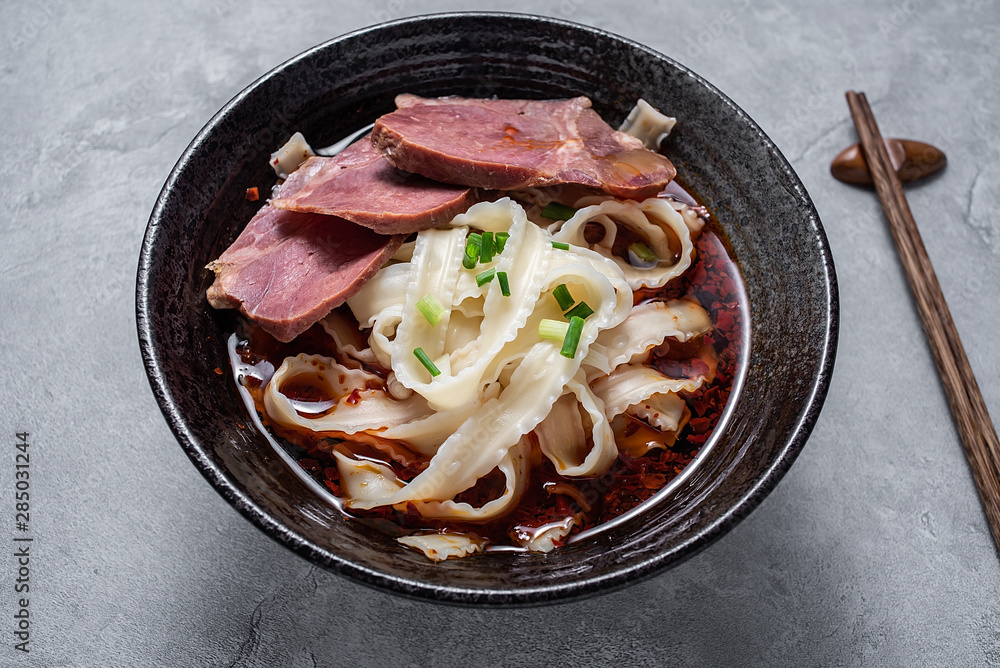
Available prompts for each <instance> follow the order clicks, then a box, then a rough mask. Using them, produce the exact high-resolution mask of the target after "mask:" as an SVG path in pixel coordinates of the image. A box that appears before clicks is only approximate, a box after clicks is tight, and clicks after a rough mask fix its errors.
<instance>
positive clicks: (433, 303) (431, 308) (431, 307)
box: [416, 294, 446, 327]
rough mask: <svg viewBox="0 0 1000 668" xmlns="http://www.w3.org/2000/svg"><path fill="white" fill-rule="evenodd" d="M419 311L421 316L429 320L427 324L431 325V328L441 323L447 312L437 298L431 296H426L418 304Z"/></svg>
mask: <svg viewBox="0 0 1000 668" xmlns="http://www.w3.org/2000/svg"><path fill="white" fill-rule="evenodd" d="M416 306H417V310H418V311H420V315H422V316H424V318H426V319H427V322H429V323H431V327H433V326H434V325H436V324H438V323H439V322H441V318H443V317H444V314H445V313H446V311H445V310H444V306H442V305H441V302H439V301H438V300H437V297H435V296H434V295H431V294H426V295H424V296H423V297H421V298H420V301H418V302H417V305H416Z"/></svg>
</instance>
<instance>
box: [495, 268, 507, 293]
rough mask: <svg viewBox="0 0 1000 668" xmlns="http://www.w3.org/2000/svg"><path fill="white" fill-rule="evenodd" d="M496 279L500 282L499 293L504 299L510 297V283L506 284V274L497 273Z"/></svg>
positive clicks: (502, 272)
mask: <svg viewBox="0 0 1000 668" xmlns="http://www.w3.org/2000/svg"><path fill="white" fill-rule="evenodd" d="M497 279H498V280H499V281H500V293H501V294H502V295H503V296H504V297H510V283H508V282H507V272H506V271H498V272H497Z"/></svg>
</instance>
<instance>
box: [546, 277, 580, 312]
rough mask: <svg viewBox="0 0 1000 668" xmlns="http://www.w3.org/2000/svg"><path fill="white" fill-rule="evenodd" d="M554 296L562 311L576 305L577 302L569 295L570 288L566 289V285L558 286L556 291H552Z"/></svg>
mask: <svg viewBox="0 0 1000 668" xmlns="http://www.w3.org/2000/svg"><path fill="white" fill-rule="evenodd" d="M552 296H553V297H555V298H556V301H557V302H559V310H560V311H565V310H566V309H568V308H569V307H571V306H572V305H573V304H575V303H576V300H575V299H573V295H571V294H570V293H569V288H567V287H566V284H565V283H560V284H559V285H557V286H556V289H555V290H553V291H552Z"/></svg>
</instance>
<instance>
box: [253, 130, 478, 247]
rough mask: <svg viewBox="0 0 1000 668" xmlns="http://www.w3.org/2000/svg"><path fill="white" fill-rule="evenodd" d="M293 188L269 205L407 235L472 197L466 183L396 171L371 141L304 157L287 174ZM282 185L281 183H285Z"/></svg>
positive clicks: (450, 213)
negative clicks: (327, 154) (334, 152)
mask: <svg viewBox="0 0 1000 668" xmlns="http://www.w3.org/2000/svg"><path fill="white" fill-rule="evenodd" d="M293 180H296V187H295V188H294V190H295V191H296V192H294V193H289V194H286V192H285V188H283V189H282V192H281V196H280V197H279V198H278V199H276V200H274V201H273V202H272V204H273V205H274V206H275V207H277V208H279V209H288V210H290V211H299V212H310V213H322V214H326V215H328V216H340V217H341V218H346V219H347V220H350V221H353V222H355V223H357V224H359V225H364V226H365V227H368V228H371V229H373V230H375V231H376V232H378V233H380V234H409V233H411V232H419V231H420V230H426V229H430V228H432V227H437V226H438V225H441V224H443V223H446V222H448V221H449V220H451V219H452V218H454V217H455V216H457V215H458V214H460V213H463V212H464V211H465V210H466V209H468V208H469V207H470V206H472V205H473V204H474V203H475V202H476V194H475V191H474V190H472V189H471V188H467V187H461V186H453V185H447V184H444V183H437V182H435V181H431V180H429V179H426V178H424V177H422V176H419V175H417V174H402V173H400V171H399V170H398V169H396V168H395V167H393V166H392V165H391V164H389V163H388V162H387V161H386V160H385V159H384V158H383V157H382V156H381V155H380V154H379V153H378V151H376V150H375V147H374V146H373V145H372V143H371V140H370V138H365V139H362V140H360V141H357V142H355V143H353V144H351V145H350V146H349V147H347V148H346V149H344V151H343V152H341V153H339V154H338V155H336V156H335V157H332V158H324V157H315V158H309V160H307V161H306V162H305V163H303V164H302V165H301V166H300V167H299V168H298V169H297V170H296V171H295V172H294V173H293V174H292V175H291V176H290V177H289V181H293ZM286 185H287V184H286Z"/></svg>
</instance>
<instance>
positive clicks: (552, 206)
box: [542, 202, 577, 220]
mask: <svg viewBox="0 0 1000 668" xmlns="http://www.w3.org/2000/svg"><path fill="white" fill-rule="evenodd" d="M576 211H577V210H576V209H574V208H573V207H571V206H566V205H565V204H560V203H559V202H549V203H548V204H546V205H545V208H544V209H542V217H543V218H548V219H549V220H569V219H570V218H572V217H573V214H575V213H576Z"/></svg>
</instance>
